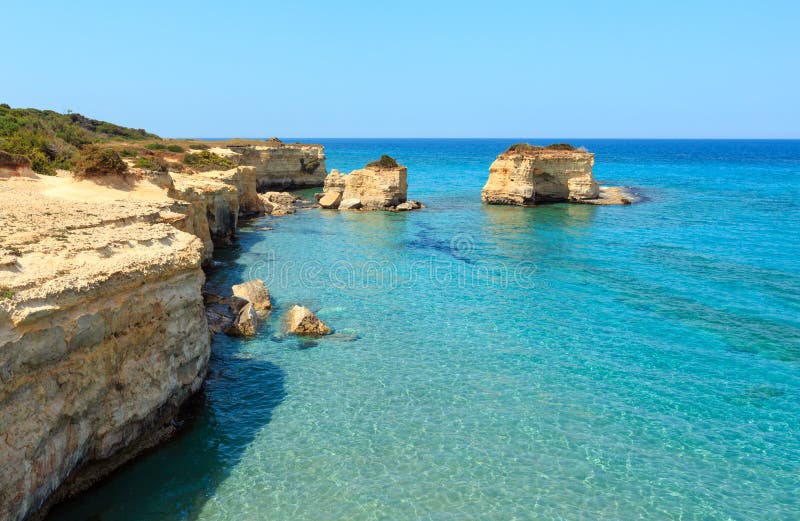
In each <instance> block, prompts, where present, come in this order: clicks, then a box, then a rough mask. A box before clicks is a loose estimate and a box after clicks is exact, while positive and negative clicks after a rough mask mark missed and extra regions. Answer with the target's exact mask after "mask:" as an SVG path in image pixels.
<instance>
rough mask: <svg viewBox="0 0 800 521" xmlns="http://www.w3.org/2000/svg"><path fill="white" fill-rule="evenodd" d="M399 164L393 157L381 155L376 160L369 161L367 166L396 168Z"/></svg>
mask: <svg viewBox="0 0 800 521" xmlns="http://www.w3.org/2000/svg"><path fill="white" fill-rule="evenodd" d="M398 166H400V165H399V164H397V161H395V159H394V158H393V157H390V156H387V155H383V156H381V158H380V159H378V160H377V161H372V162H371V163H367V167H372V168H397V167H398Z"/></svg>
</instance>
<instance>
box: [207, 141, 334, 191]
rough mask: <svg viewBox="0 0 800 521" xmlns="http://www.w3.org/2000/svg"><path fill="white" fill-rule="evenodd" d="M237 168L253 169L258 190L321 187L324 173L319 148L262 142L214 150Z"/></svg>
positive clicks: (325, 172) (323, 160)
mask: <svg viewBox="0 0 800 521" xmlns="http://www.w3.org/2000/svg"><path fill="white" fill-rule="evenodd" d="M214 151H215V152H217V153H220V152H221V153H222V154H224V155H225V156H226V157H228V158H230V159H232V160H234V161H236V162H237V163H238V164H239V165H242V166H250V167H253V168H254V171H255V176H256V182H257V186H258V190H259V191H266V190H276V189H279V190H287V189H295V188H309V187H316V186H322V183H323V181H324V180H325V176H326V175H327V170H326V169H325V151H324V149H323V147H322V145H307V144H300V143H293V144H288V143H281V142H279V141H277V140H271V141H265V142H264V143H263V144H258V145H252V144H248V145H242V146H236V145H228V146H227V147H226V148H224V149H223V150H222V151H220V150H218V149H214Z"/></svg>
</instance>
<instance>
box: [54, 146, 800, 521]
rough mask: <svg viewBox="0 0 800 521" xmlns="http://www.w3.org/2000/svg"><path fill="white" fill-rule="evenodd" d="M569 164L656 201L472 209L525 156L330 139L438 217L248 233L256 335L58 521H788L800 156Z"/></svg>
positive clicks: (653, 157)
mask: <svg viewBox="0 0 800 521" xmlns="http://www.w3.org/2000/svg"><path fill="white" fill-rule="evenodd" d="M312 141H313V140H312ZM559 141H560V140H559ZM571 141H572V142H573V143H575V144H577V145H584V146H586V147H587V148H589V149H590V150H591V151H593V152H595V153H596V154H597V155H596V166H595V175H596V177H597V178H598V179H600V180H601V181H604V182H607V183H608V184H624V185H632V186H635V187H638V189H639V191H640V192H641V193H642V194H643V195H645V196H646V197H647V198H648V201H647V202H645V203H642V204H639V205H634V206H629V207H591V206H577V205H552V206H543V207H538V208H527V209H525V208H512V207H489V206H483V205H482V204H481V202H480V189H481V187H482V185H483V183H484V182H485V179H486V176H487V170H488V166H489V164H490V163H491V161H492V159H493V158H494V156H495V155H496V154H497V153H499V152H500V151H502V150H504V149H505V147H507V146H508V145H509V144H510V143H511V142H512V141H506V140H322V142H323V143H324V144H325V145H326V151H327V155H328V157H329V160H328V165H329V168H339V169H340V170H343V171H349V170H350V169H352V168H356V167H360V166H361V165H363V164H364V163H365V162H366V161H367V160H371V159H374V158H376V157H378V156H379V155H380V154H382V153H388V154H390V155H392V156H394V157H396V158H398V159H399V160H400V161H401V162H402V163H404V164H406V165H407V166H408V167H409V185H410V188H409V197H411V198H414V199H420V200H422V201H423V202H425V203H426V204H427V205H428V208H427V209H425V210H422V211H418V212H411V213H400V214H394V213H357V212H341V213H340V212H335V211H320V210H302V211H299V212H298V213H297V214H296V215H294V216H289V217H281V218H271V217H266V218H263V219H259V220H256V221H253V222H251V223H249V224H248V225H247V226H246V227H244V228H243V229H242V230H241V234H240V241H239V243H238V244H237V245H236V246H234V247H232V248H230V249H228V250H222V251H220V252H219V256H218V260H219V261H220V262H221V267H220V268H219V269H218V270H217V271H215V272H214V273H213V274H212V275H211V276H210V282H209V284H210V286H211V288H212V289H219V288H227V287H229V286H230V285H231V284H234V283H238V282H241V281H242V280H245V279H248V278H252V277H255V276H259V277H261V278H263V279H264V280H265V281H266V282H267V283H268V284H269V286H270V290H271V293H272V295H273V299H274V301H275V304H276V305H277V308H276V310H275V311H273V313H272V315H271V318H270V319H269V320H268V322H267V323H266V324H265V325H264V327H263V328H262V330H261V333H260V336H259V337H258V338H256V339H253V340H246V341H243V340H234V339H230V338H226V337H225V336H218V337H217V339H216V340H215V342H214V346H213V357H212V362H211V375H210V378H209V380H208V383H207V385H206V389H205V403H204V405H203V408H202V410H201V411H200V412H199V413H198V417H197V419H196V421H195V422H194V423H193V425H192V426H191V428H189V429H188V430H187V432H186V433H185V434H183V435H182V436H180V437H179V438H178V439H177V440H175V441H174V442H172V443H170V444H168V445H166V446H165V447H163V448H161V449H160V450H158V451H156V452H154V453H152V454H149V455H148V456H146V457H144V458H141V459H140V460H138V461H137V462H135V463H133V464H131V465H128V466H126V467H124V468H123V469H122V470H121V471H119V472H117V473H115V474H114V476H113V477H112V478H111V479H109V480H108V481H106V482H105V483H104V484H102V485H101V486H99V487H97V488H95V489H93V490H92V491H90V492H88V493H86V494H84V495H81V496H79V497H78V498H76V499H75V500H73V501H71V502H69V503H67V504H65V505H63V506H61V507H59V508H58V509H56V510H54V511H53V513H52V514H51V519H65V520H83V519H92V520H104V521H116V520H143V519H147V520H150V519H153V520H174V519H191V520H220V521H221V520H245V519H247V520H249V519H257V520H289V519H291V520H319V519H325V520H373V519H375V520H377V519H431V520H464V519H481V520H511V519H541V520H563V519H569V520H612V519H613V520H628V519H676V520H677V519H683V520H688V519H698V520H699V519H702V520H744V519H753V520H792V519H795V520H796V519H800V142H798V141H775V142H770V141H621V140H602V141H598V140H571ZM311 192H313V191H311ZM311 192H308V193H311ZM264 227H272V228H273V229H272V230H271V231H268V230H264V229H263V228H264ZM294 303H303V304H305V305H307V306H309V307H311V308H312V309H314V310H316V311H318V314H319V316H320V317H321V318H322V319H323V320H325V321H326V322H327V323H328V324H329V325H330V326H331V327H333V328H334V329H335V330H336V332H337V334H336V335H333V336H330V337H325V338H322V339H318V340H299V339H297V338H293V337H285V336H283V335H282V333H281V322H280V317H281V315H282V314H283V313H284V312H285V311H286V310H287V309H288V307H290V306H291V305H293V304H294Z"/></svg>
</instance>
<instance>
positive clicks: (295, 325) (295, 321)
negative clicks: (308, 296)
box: [286, 306, 331, 336]
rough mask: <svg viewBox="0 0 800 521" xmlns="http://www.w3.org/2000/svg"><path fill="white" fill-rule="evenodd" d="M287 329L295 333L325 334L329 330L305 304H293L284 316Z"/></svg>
mask: <svg viewBox="0 0 800 521" xmlns="http://www.w3.org/2000/svg"><path fill="white" fill-rule="evenodd" d="M286 322H287V330H288V332H289V333H293V334H295V335H315V336H319V335H327V334H328V333H330V332H331V330H330V328H329V327H328V326H326V325H325V323H323V322H322V321H321V320H320V319H319V318H317V316H316V315H315V314H314V312H313V311H311V310H310V309H308V308H307V307H305V306H294V307H293V308H292V309H290V310H289V312H288V313H287V316H286Z"/></svg>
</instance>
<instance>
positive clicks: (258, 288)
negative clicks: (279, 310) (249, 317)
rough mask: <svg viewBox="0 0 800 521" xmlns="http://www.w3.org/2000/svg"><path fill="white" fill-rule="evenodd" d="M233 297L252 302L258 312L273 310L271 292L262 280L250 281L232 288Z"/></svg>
mask: <svg viewBox="0 0 800 521" xmlns="http://www.w3.org/2000/svg"><path fill="white" fill-rule="evenodd" d="M231 290H232V291H233V295H234V296H236V297H239V298H243V299H245V300H247V301H249V302H252V304H253V307H254V308H255V310H256V311H266V310H269V309H272V302H270V299H269V290H268V289H267V287H266V286H265V285H264V281H262V280H261V279H254V280H249V281H247V282H243V283H242V284H236V285H235V286H232V287H231Z"/></svg>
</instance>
